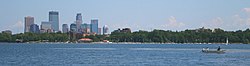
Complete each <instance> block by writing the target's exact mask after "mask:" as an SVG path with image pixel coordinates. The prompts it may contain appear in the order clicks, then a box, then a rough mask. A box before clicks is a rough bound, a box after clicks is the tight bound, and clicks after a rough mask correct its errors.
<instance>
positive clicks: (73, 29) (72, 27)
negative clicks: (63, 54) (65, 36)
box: [70, 24, 77, 33]
mask: <svg viewBox="0 0 250 66" xmlns="http://www.w3.org/2000/svg"><path fill="white" fill-rule="evenodd" d="M70 31H71V32H75V33H76V32H77V26H76V24H70Z"/></svg>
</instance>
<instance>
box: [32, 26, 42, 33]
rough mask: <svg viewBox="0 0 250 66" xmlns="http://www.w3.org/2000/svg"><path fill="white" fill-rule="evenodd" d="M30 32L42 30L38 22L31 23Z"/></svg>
mask: <svg viewBox="0 0 250 66" xmlns="http://www.w3.org/2000/svg"><path fill="white" fill-rule="evenodd" d="M30 32H32V33H39V32H40V30H39V26H38V25H37V24H32V25H30Z"/></svg>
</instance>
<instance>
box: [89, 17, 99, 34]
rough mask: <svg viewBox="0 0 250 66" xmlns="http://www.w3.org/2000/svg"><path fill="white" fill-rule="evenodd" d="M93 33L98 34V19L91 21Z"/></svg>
mask: <svg viewBox="0 0 250 66" xmlns="http://www.w3.org/2000/svg"><path fill="white" fill-rule="evenodd" d="M91 32H92V33H98V19H93V20H91Z"/></svg>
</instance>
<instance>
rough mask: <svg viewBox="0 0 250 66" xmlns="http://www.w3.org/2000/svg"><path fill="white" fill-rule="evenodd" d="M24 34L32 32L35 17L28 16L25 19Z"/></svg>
mask: <svg viewBox="0 0 250 66" xmlns="http://www.w3.org/2000/svg"><path fill="white" fill-rule="evenodd" d="M24 22H25V25H24V32H30V25H32V24H34V17H31V16H27V17H25V18H24Z"/></svg>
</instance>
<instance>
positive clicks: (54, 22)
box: [49, 11, 59, 31]
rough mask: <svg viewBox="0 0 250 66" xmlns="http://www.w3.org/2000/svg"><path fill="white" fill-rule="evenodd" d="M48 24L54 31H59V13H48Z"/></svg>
mask: <svg viewBox="0 0 250 66" xmlns="http://www.w3.org/2000/svg"><path fill="white" fill-rule="evenodd" d="M49 22H50V23H51V27H52V29H53V30H54V31H59V12H56V11H50V12H49Z"/></svg>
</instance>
